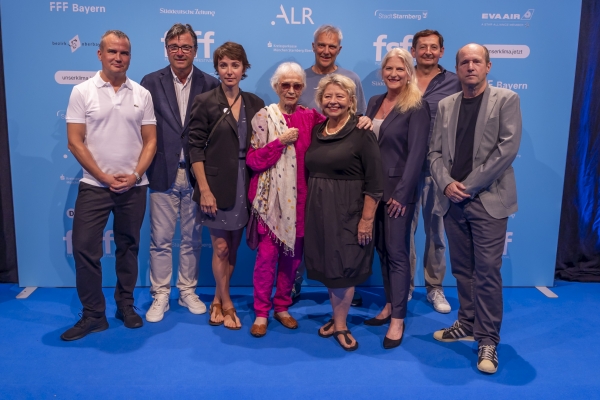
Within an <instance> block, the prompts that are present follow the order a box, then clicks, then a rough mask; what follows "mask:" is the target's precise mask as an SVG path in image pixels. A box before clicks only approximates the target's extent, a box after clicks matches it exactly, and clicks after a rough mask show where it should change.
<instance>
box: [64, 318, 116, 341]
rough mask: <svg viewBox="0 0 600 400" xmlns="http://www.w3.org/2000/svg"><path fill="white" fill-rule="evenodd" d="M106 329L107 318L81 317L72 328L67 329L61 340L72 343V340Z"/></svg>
mask: <svg viewBox="0 0 600 400" xmlns="http://www.w3.org/2000/svg"><path fill="white" fill-rule="evenodd" d="M79 316H81V314H79ZM105 329H108V321H107V320H106V317H105V316H102V317H98V318H92V317H85V316H81V319H80V320H79V321H77V323H76V324H75V325H74V326H73V327H72V328H70V329H67V331H66V332H65V333H63V334H62V335H60V338H61V339H62V340H66V341H68V342H70V341H71V340H77V339H81V338H82V337H84V336H87V334H88V333H94V332H101V331H103V330H105Z"/></svg>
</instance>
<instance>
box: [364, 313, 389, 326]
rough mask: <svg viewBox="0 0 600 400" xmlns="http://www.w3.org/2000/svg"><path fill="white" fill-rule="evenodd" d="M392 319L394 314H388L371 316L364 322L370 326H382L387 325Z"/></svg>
mask: <svg viewBox="0 0 600 400" xmlns="http://www.w3.org/2000/svg"><path fill="white" fill-rule="evenodd" d="M391 320H392V315H391V314H390V315H388V316H387V318H371V319H366V320H365V321H364V322H363V324H365V325H369V326H381V325H385V324H388V323H389V322H390V321H391Z"/></svg>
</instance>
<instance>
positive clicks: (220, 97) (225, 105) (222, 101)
mask: <svg viewBox="0 0 600 400" xmlns="http://www.w3.org/2000/svg"><path fill="white" fill-rule="evenodd" d="M241 90H242V89H240V91H241ZM215 94H216V96H217V102H218V103H219V107H220V111H221V112H225V111H224V110H229V102H228V101H227V97H225V92H223V87H222V86H221V85H219V90H217V91H215ZM240 97H241V96H240ZM238 101H240V100H239V99H238ZM219 117H220V115H219ZM225 121H227V123H228V124H229V125H230V126H231V129H233V132H234V133H235V136H236V137H237V134H238V131H237V121H236V120H235V118H234V117H233V113H231V112H229V115H227V116H226V117H225Z"/></svg>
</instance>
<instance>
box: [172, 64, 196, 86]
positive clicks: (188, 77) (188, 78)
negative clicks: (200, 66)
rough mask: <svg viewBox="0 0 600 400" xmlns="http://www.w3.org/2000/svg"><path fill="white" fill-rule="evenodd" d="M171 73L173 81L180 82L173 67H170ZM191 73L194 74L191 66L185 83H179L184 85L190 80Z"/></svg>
mask: <svg viewBox="0 0 600 400" xmlns="http://www.w3.org/2000/svg"><path fill="white" fill-rule="evenodd" d="M171 74H173V80H174V81H175V82H177V83H181V81H180V80H179V78H178V77H177V75H175V72H174V71H173V68H171ZM193 74H194V68H193V67H192V70H191V71H190V74H189V75H188V76H187V78H186V79H185V83H181V84H182V85H184V86H185V85H186V84H187V83H188V82H190V81H191V80H192V75H193Z"/></svg>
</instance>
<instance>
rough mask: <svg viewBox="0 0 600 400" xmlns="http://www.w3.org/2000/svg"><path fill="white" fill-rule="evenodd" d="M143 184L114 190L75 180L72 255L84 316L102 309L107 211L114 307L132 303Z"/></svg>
mask: <svg viewBox="0 0 600 400" xmlns="http://www.w3.org/2000/svg"><path fill="white" fill-rule="evenodd" d="M147 191H148V187H147V186H136V187H132V188H131V189H129V190H128V191H127V192H125V193H122V194H117V193H114V192H111V191H110V189H107V188H103V187H97V186H92V185H88V184H87V183H80V184H79V193H78V194H77V201H76V202H75V216H74V219H73V257H74V258H75V272H76V282H77V294H78V295H79V300H80V301H81V304H82V305H83V315H84V316H86V317H101V316H103V315H104V312H105V310H106V303H105V300H104V295H103V294H102V265H101V264H100V259H101V258H102V256H103V254H104V253H103V250H102V245H103V243H102V238H103V231H104V227H105V226H106V222H107V221H108V217H109V216H110V213H111V212H112V213H113V217H114V219H113V235H114V240H115V245H116V247H117V251H116V253H115V258H116V260H115V268H116V272H117V286H116V287H115V300H116V303H117V306H118V307H122V306H127V305H133V289H134V287H135V282H136V281H137V276H138V249H139V243H140V229H141V227H142V222H143V220H144V213H145V211H146V192H147Z"/></svg>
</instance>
